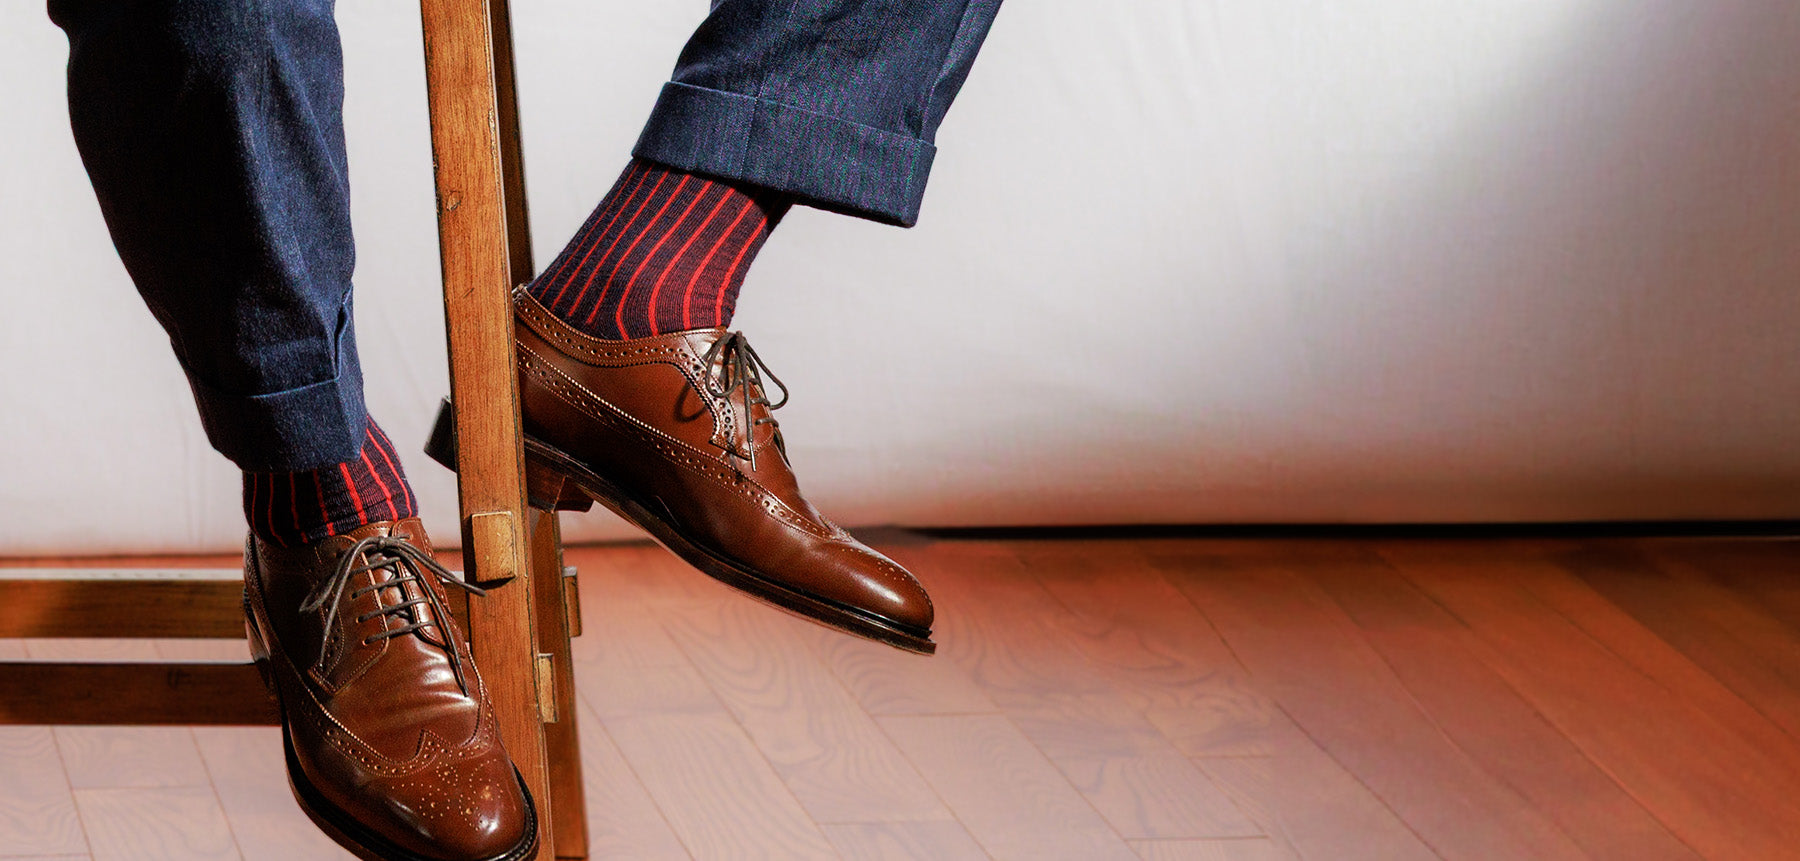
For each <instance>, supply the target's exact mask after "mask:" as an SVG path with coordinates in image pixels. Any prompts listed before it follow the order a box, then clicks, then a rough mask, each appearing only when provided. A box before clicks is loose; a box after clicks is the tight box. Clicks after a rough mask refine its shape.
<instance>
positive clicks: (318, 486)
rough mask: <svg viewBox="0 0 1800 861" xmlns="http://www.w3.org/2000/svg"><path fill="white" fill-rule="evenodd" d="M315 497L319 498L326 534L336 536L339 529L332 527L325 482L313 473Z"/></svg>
mask: <svg viewBox="0 0 1800 861" xmlns="http://www.w3.org/2000/svg"><path fill="white" fill-rule="evenodd" d="M311 475H312V480H313V495H314V496H317V497H318V498H319V518H320V519H321V520H324V521H325V534H326V535H336V534H337V527H335V526H332V525H331V509H329V508H326V507H325V482H323V481H320V480H319V473H318V471H317V470H314V471H313V472H312V473H311Z"/></svg>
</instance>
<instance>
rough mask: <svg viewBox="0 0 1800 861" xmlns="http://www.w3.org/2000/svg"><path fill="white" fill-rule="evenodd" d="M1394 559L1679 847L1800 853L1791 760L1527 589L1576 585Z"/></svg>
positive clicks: (1505, 567)
mask: <svg viewBox="0 0 1800 861" xmlns="http://www.w3.org/2000/svg"><path fill="white" fill-rule="evenodd" d="M1389 558H1390V559H1391V560H1396V559H1397V561H1396V564H1397V567H1399V569H1400V571H1401V572H1402V573H1403V574H1404V575H1405V576H1406V577H1407V578H1408V579H1410V580H1412V581H1413V582H1414V583H1415V584H1417V585H1418V586H1419V587H1420V588H1421V589H1423V590H1424V591H1425V592H1426V593H1427V594H1428V595H1430V596H1431V597H1432V598H1433V599H1434V600H1436V601H1437V602H1438V603H1440V604H1442V605H1443V606H1444V607H1445V608H1446V609H1448V610H1449V611H1450V612H1452V613H1454V614H1455V615H1456V616H1457V618H1459V619H1460V620H1462V622H1463V623H1464V624H1465V625H1467V626H1468V627H1469V628H1470V630H1471V631H1472V632H1473V633H1472V637H1471V640H1472V645H1474V647H1475V648H1476V649H1477V653H1478V654H1480V655H1481V657H1482V659H1483V660H1484V661H1485V662H1487V663H1488V664H1489V665H1490V666H1492V667H1493V668H1494V669H1495V671H1496V672H1498V673H1500V674H1501V675H1502V676H1503V677H1504V678H1506V680H1507V681H1508V683H1509V684H1511V685H1512V687H1513V688H1514V689H1515V690H1517V691H1519V692H1520V693H1521V694H1523V695H1525V696H1526V698H1527V699H1529V700H1530V701H1531V702H1532V704H1533V706H1534V707H1535V708H1537V710H1538V711H1539V712H1540V713H1541V714H1543V715H1544V716H1545V717H1546V718H1547V719H1548V720H1550V721H1551V723H1552V724H1554V725H1555V726H1556V727H1557V728H1558V729H1559V730H1561V731H1562V732H1563V733H1564V734H1565V735H1567V736H1568V737H1569V738H1570V739H1571V740H1572V741H1573V742H1574V743H1575V744H1576V745H1578V746H1579V747H1581V749H1582V750H1583V752H1585V753H1586V754H1587V755H1588V757H1589V758H1590V759H1592V760H1594V761H1595V762H1596V763H1598V764H1599V765H1600V767H1602V768H1604V769H1606V770H1607V771H1608V773H1610V774H1611V775H1612V776H1613V778H1614V780H1616V781H1617V782H1618V783H1619V784H1620V785H1621V786H1623V787H1624V788H1625V789H1626V790H1627V791H1628V792H1630V793H1632V795H1633V796H1634V797H1635V798H1637V799H1638V801H1639V803H1641V804H1643V805H1644V807H1645V808H1646V809H1648V810H1649V811H1650V812H1651V813H1653V814H1654V815H1656V817H1657V818H1658V819H1659V820H1661V821H1662V823H1663V824H1664V825H1665V826H1666V827H1668V829H1669V830H1670V831H1671V832H1673V833H1674V834H1675V835H1676V836H1677V837H1679V838H1680V839H1681V840H1682V841H1683V842H1684V843H1686V844H1687V845H1689V846H1692V847H1694V849H1695V850H1697V851H1698V852H1700V853H1701V854H1702V855H1703V856H1706V857H1711V858H1779V857H1783V856H1784V855H1787V854H1789V853H1791V852H1792V849H1793V847H1794V846H1795V845H1800V809H1796V808H1795V807H1794V806H1793V805H1792V804H1790V803H1788V801H1787V800H1788V799H1792V798H1796V797H1800V771H1796V770H1795V769H1794V768H1793V767H1792V765H1791V757H1789V756H1788V755H1786V754H1785V752H1784V751H1782V750H1779V749H1775V750H1771V749H1766V748H1764V747H1763V746H1761V745H1757V744H1754V743H1751V742H1748V741H1746V740H1745V738H1744V737H1743V736H1740V735H1739V734H1737V733H1735V732H1733V731H1732V730H1731V729H1730V728H1729V727H1728V725H1727V724H1726V723H1724V722H1721V720H1720V719H1719V718H1717V717H1715V716H1713V715H1711V714H1709V713H1708V712H1707V711H1706V710H1704V709H1703V708H1702V707H1699V706H1697V705H1695V704H1694V703H1693V702H1692V701H1691V700H1689V699H1686V698H1684V697H1683V696H1681V695H1679V694H1677V693H1676V692H1675V691H1673V690H1671V688H1669V687H1665V686H1664V685H1663V684H1659V683H1658V681H1657V680H1655V679H1653V678H1650V677H1648V676H1646V675H1645V674H1644V673H1642V672H1640V671H1639V670H1638V669H1637V668H1636V667H1634V666H1633V665H1632V664H1631V663H1629V662H1627V661H1626V660H1622V659H1621V657H1620V655H1619V654H1617V653H1616V652H1614V651H1612V650H1610V649H1608V648H1607V647H1606V646H1604V645H1602V643H1601V642H1598V641H1596V639H1595V638H1593V637H1590V636H1589V635H1588V634H1587V632H1586V631H1585V630H1584V629H1583V628H1582V627H1581V626H1578V625H1577V624H1576V623H1575V622H1573V621H1571V618H1570V617H1569V616H1565V615H1563V614H1562V613H1559V612H1557V610H1555V609H1552V608H1551V607H1550V606H1547V605H1546V604H1545V603H1544V602H1543V601H1540V600H1539V599H1538V598H1537V597H1536V595H1534V594H1533V591H1531V590H1532V588H1535V586H1534V584H1533V583H1532V582H1531V581H1533V580H1534V579H1535V580H1542V579H1544V578H1546V577H1555V576H1558V575H1560V576H1561V577H1563V578H1565V579H1569V580H1572V579H1573V578H1570V577H1568V575H1566V574H1562V573H1561V572H1557V571H1556V570H1555V569H1554V568H1550V570H1548V571H1546V570H1545V569H1546V567H1548V566H1546V565H1544V564H1543V563H1529V562H1526V563H1521V562H1518V561H1516V560H1514V559H1512V558H1502V559H1499V560H1494V559H1487V560H1484V561H1483V563H1482V564H1481V565H1479V566H1474V565H1471V564H1470V563H1469V559H1468V557H1467V556H1463V555H1461V554H1443V553H1441V552H1438V553H1436V554H1421V555H1419V556H1417V557H1413V556H1409V555H1405V554H1399V553H1390V554H1389ZM1566 588H1567V584H1566V583H1565V584H1564V589H1565V590H1566ZM1675 657H1676V658H1677V659H1679V655H1678V654H1677V655H1676V656H1675ZM1689 672H1692V670H1691V669H1690V671H1689ZM1781 737H1783V738H1785V736H1781Z"/></svg>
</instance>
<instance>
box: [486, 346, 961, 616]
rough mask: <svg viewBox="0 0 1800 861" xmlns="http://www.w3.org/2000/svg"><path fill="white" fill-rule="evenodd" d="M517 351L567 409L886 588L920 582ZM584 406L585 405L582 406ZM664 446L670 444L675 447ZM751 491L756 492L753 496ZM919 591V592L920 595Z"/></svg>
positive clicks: (837, 531)
mask: <svg viewBox="0 0 1800 861" xmlns="http://www.w3.org/2000/svg"><path fill="white" fill-rule="evenodd" d="M519 351H520V353H521V354H522V355H521V356H520V361H519V368H520V370H522V371H525V372H527V373H529V374H531V376H533V377H534V378H536V379H537V380H538V382H540V383H541V384H543V385H544V387H545V388H547V389H549V390H550V391H551V393H552V394H555V395H557V396H559V397H561V398H562V400H563V401H564V402H566V403H568V404H569V405H570V406H573V407H575V408H576V409H579V410H582V411H584V412H587V413H589V414H590V415H593V416H594V417H595V418H600V419H603V420H605V419H612V420H614V423H615V424H618V423H620V422H619V420H622V421H623V423H624V427H625V428H627V429H629V430H631V431H635V432H637V433H638V435H639V436H641V437H642V436H647V437H648V439H646V440H644V441H645V442H648V443H649V444H650V445H651V446H652V447H653V448H655V449H656V450H657V451H659V452H661V453H662V454H663V456H664V457H666V458H668V459H669V460H670V461H671V462H673V463H676V464H679V465H683V466H687V467H688V468H689V469H690V470H692V471H694V472H697V473H699V474H700V475H702V476H704V477H706V478H708V479H711V480H712V481H713V482H714V483H715V484H718V485H720V486H722V487H724V488H726V489H728V490H731V491H732V492H734V493H737V494H740V495H742V496H743V497H745V498H746V499H748V500H750V501H751V502H754V503H757V504H758V505H760V506H761V507H762V508H763V510H765V511H767V512H769V514H770V515H772V516H774V517H775V518H776V520H777V522H780V523H781V524H783V525H785V526H788V527H790V528H794V529H798V530H800V531H801V532H804V533H806V534H808V535H811V536H813V537H815V538H822V539H824V540H826V541H828V542H831V543H829V544H827V545H825V546H826V547H828V548H831V549H833V550H836V551H838V552H840V553H848V554H850V555H853V556H857V557H860V558H863V559H867V560H868V561H869V562H871V563H873V564H874V566H875V569H874V570H875V573H877V574H879V575H880V576H881V577H882V578H883V579H885V580H887V581H888V582H889V583H891V584H893V585H895V586H900V587H902V588H907V589H908V590H909V591H910V589H911V588H914V587H917V586H918V585H919V581H918V580H917V579H916V578H914V577H913V576H912V575H911V574H910V573H908V572H907V571H906V569H904V568H901V567H900V566H898V565H895V564H893V563H892V562H888V561H886V560H884V559H882V558H881V557H879V556H876V555H874V554H871V553H867V552H864V551H863V550H862V549H861V548H860V547H858V546H856V545H855V544H852V543H849V542H847V541H846V540H845V539H846V538H848V535H847V533H844V532H843V530H842V529H833V530H826V529H823V528H821V527H819V526H817V525H815V524H813V523H812V522H811V521H809V520H806V519H804V518H801V517H800V516H799V515H798V514H797V513H795V512H794V511H793V510H792V509H790V508H788V507H787V505H786V503H783V502H782V501H781V500H780V499H778V498H776V497H775V496H774V494H771V493H769V492H768V491H767V490H766V489H764V488H763V487H762V485H760V484H758V483H757V482H756V481H755V480H754V479H750V478H748V477H746V478H744V479H742V480H739V479H738V478H737V474H736V473H734V472H731V471H729V470H726V469H724V468H723V467H720V466H717V465H716V464H713V463H711V462H710V461H708V460H706V459H704V456H696V455H697V453H695V452H693V450H692V449H691V448H689V447H688V446H687V445H686V444H685V443H682V442H680V441H679V440H672V439H668V438H667V437H666V436H665V435H664V434H662V433H661V432H660V431H657V430H655V429H654V428H650V427H648V426H646V425H645V424H644V423H643V422H641V421H639V420H638V419H636V418H634V417H632V416H630V415H627V414H625V413H624V412H623V411H622V410H619V409H618V408H617V407H614V406H613V405H612V404H609V403H607V402H606V401H605V400H604V399H602V398H601V397H600V396H599V395H597V394H595V393H594V392H593V391H591V390H589V389H588V388H587V387H586V386H583V385H581V384H580V383H579V382H576V381H575V380H573V379H570V378H568V376H567V375H566V374H564V373H562V371H561V370H560V369H558V368H557V367H556V366H555V365H553V364H551V363H549V362H546V361H544V359H543V358H542V357H541V356H538V355H537V354H536V353H535V352H533V351H532V350H531V349H530V348H528V347H523V346H521V347H520V348H519ZM584 401H586V402H587V403H584ZM665 440H667V443H665ZM668 443H673V445H670V444H668ZM675 446H680V448H676V447H675ZM752 488H754V490H753V489H752ZM759 491H760V492H759ZM920 591H923V590H922V589H921V590H920ZM930 600H931V599H930V597H929V596H927V597H926V601H927V606H930V604H929V602H930Z"/></svg>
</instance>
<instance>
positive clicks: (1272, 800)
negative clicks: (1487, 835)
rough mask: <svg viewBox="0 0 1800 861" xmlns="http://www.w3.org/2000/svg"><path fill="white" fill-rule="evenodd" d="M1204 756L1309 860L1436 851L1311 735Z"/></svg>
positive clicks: (1227, 785)
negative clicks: (1280, 745)
mask: <svg viewBox="0 0 1800 861" xmlns="http://www.w3.org/2000/svg"><path fill="white" fill-rule="evenodd" d="M1199 764H1200V766H1201V767H1202V768H1204V769H1205V770H1206V773H1207V774H1208V775H1209V776H1211V777H1212V778H1213V779H1214V780H1216V781H1218V782H1219V785H1220V786H1222V787H1224V789H1225V791H1226V792H1228V793H1230V794H1231V796H1232V798H1234V799H1236V801H1237V803H1238V805H1239V806H1240V807H1242V808H1243V809H1244V811H1245V812H1246V813H1248V814H1249V815H1250V817H1251V818H1252V819H1254V820H1255V821H1256V822H1257V824H1258V825H1259V826H1261V827H1262V828H1263V829H1265V830H1266V831H1267V832H1268V833H1269V835H1270V836H1272V837H1274V838H1275V839H1276V840H1278V841H1279V842H1280V843H1282V844H1283V845H1285V846H1289V847H1292V849H1293V850H1294V852H1295V853H1296V854H1298V855H1299V856H1300V857H1302V858H1304V859H1307V861H1414V859H1435V858H1437V857H1438V855H1437V854H1436V853H1434V852H1432V851H1431V849H1430V848H1429V847H1427V846H1426V845H1425V843H1424V842H1423V841H1421V840H1420V839H1419V837H1418V835H1416V834H1414V833H1413V832H1412V830H1411V829H1409V828H1407V827H1406V823H1404V822H1402V821H1400V817H1398V816H1396V815H1394V811H1393V810H1391V809H1389V807H1388V806H1387V805H1386V804H1385V803H1383V802H1382V800H1381V799H1379V798H1376V797H1375V794H1374V793H1372V792H1370V791H1369V788H1368V787H1366V786H1364V785H1363V784H1362V781H1359V780H1357V779H1356V778H1355V776H1353V775H1351V774H1350V773H1349V772H1348V771H1345V770H1344V768H1343V767H1342V766H1340V765H1338V764H1337V763H1336V762H1334V761H1333V760H1332V759H1331V757H1329V756H1327V755H1326V754H1325V752H1324V751H1321V750H1319V749H1318V748H1317V747H1314V746H1312V743H1311V742H1308V743H1307V744H1306V745H1305V746H1304V747H1302V746H1295V747H1294V748H1292V749H1291V750H1290V751H1288V752H1285V753H1282V754H1280V755H1277V756H1241V757H1211V758H1207V759H1203V760H1199ZM1490 857H1494V858H1504V857H1507V856H1504V855H1500V854H1494V855H1492V856H1490ZM1515 857H1516V856H1515Z"/></svg>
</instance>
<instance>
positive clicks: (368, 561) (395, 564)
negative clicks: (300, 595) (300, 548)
mask: <svg viewBox="0 0 1800 861" xmlns="http://www.w3.org/2000/svg"><path fill="white" fill-rule="evenodd" d="M359 559H360V560H364V561H363V562H362V564H360V565H359V564H357V560H359ZM379 568H385V569H387V570H388V571H390V572H392V573H393V576H392V577H390V578H389V579H387V580H386V581H383V582H380V583H374V584H371V585H368V586H363V587H360V588H357V589H346V587H347V586H349V585H350V583H351V581H352V578H354V577H356V575H358V574H362V573H364V572H366V571H374V570H376V569H379ZM427 573H429V574H431V575H432V576H433V577H436V578H437V579H438V581H439V582H441V583H448V584H450V585H452V586H455V587H457V588H458V589H462V590H465V591H467V592H469V593H470V594H474V595H485V594H487V591H486V590H484V589H482V588H481V587H479V586H476V585H474V584H471V583H465V582H463V581H462V580H460V579H458V578H457V576H456V575H455V574H452V573H450V569H448V568H445V567H444V566H442V565H440V564H438V561H437V560H436V559H433V558H431V555H430V554H428V553H426V552H425V551H423V550H420V549H419V548H418V547H417V546H416V545H414V544H413V543H412V542H410V541H407V540H406V539H404V538H395V537H392V536H387V535H371V536H369V537H367V538H364V539H362V540H360V541H358V542H356V543H355V544H352V545H350V549H349V550H346V551H344V555H342V556H340V557H338V563H337V569H336V570H335V571H333V572H332V574H331V576H330V577H327V578H325V580H324V581H323V582H321V583H320V584H319V585H318V586H317V587H315V588H314V589H313V591H312V592H311V593H309V594H308V595H307V597H306V600H305V601H303V602H301V604H300V612H302V613H311V612H314V611H316V610H318V609H319V608H320V607H326V611H325V630H326V631H330V630H331V629H332V625H333V624H335V623H336V622H337V617H338V610H339V608H340V606H341V605H342V604H343V602H344V594H345V592H346V591H348V592H349V595H350V598H351V599H352V600H354V599H356V598H360V597H362V596H363V595H365V594H368V593H370V592H376V591H379V590H382V589H400V597H401V598H402V599H403V600H401V601H400V602H399V603H396V604H391V605H388V606H385V607H382V608H380V609H377V610H374V611H371V612H368V613H364V614H362V615H360V616H357V617H356V621H357V622H359V623H360V622H366V621H368V620H370V619H373V618H376V617H378V616H397V617H400V618H402V619H405V620H406V623H405V624H402V625H400V626H398V627H385V626H384V628H383V630H382V631H381V633H379V634H372V635H370V636H368V637H364V638H363V641H362V644H363V645H365V646H370V645H374V642H375V641H376V640H387V639H391V638H394V637H398V636H400V635H402V634H410V633H413V632H420V633H419V638H420V639H422V640H425V641H426V642H428V643H432V645H435V646H441V647H442V648H443V649H444V652H445V654H447V655H449V656H450V670H451V672H453V673H454V674H455V675H456V684H457V685H458V686H459V687H461V688H462V692H463V695H464V696H467V695H468V693H469V682H468V679H467V677H466V676H465V675H464V672H463V659H462V655H461V651H462V650H460V649H458V648H457V647H456V643H455V638H454V637H453V636H452V635H451V634H450V631H449V628H447V627H446V626H445V624H444V620H445V619H448V618H450V608H449V607H448V606H446V604H445V603H444V600H443V599H442V598H440V597H438V593H437V590H436V589H432V588H431V587H430V586H429V585H427V584H426V583H425V582H424V578H423V576H422V575H424V574H427ZM406 583H417V584H419V593H420V594H422V595H424V596H425V597H423V598H407V597H406V590H404V589H402V588H401V587H402V586H403V585H404V584H406ZM421 604H425V605H429V606H430V607H431V613H432V616H431V620H430V621H420V620H419V616H418V614H417V613H415V612H413V608H414V607H417V606H419V605H421ZM432 626H436V627H437V629H438V633H439V635H441V636H442V637H443V640H444V641H443V642H442V643H436V642H433V641H432V640H430V639H428V638H426V636H425V635H424V633H423V632H422V631H423V629H425V628H428V627H432ZM330 647H331V638H330V637H329V636H328V637H326V638H325V639H324V642H323V643H321V644H320V645H319V658H318V659H319V660H320V661H323V660H325V655H326V652H327V651H328V650H329V649H330Z"/></svg>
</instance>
